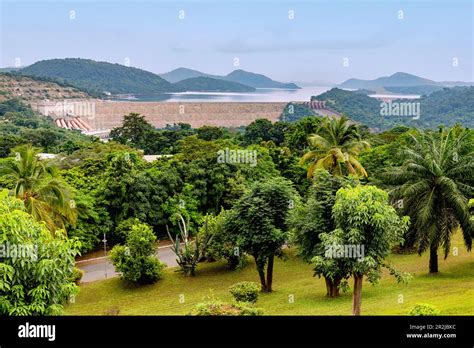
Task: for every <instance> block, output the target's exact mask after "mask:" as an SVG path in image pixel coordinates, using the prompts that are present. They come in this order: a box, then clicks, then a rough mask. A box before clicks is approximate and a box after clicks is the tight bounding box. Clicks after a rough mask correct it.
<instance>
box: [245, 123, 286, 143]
mask: <svg viewBox="0 0 474 348" xmlns="http://www.w3.org/2000/svg"><path fill="white" fill-rule="evenodd" d="M290 127H291V126H290V124H289V123H286V122H275V123H272V122H271V121H269V120H267V119H263V118H262V119H258V120H255V121H253V122H252V123H251V124H249V125H248V126H247V127H245V134H244V136H243V138H244V143H245V144H246V145H250V144H260V143H261V142H262V141H270V140H271V141H273V142H274V143H275V144H277V145H280V144H282V143H283V141H284V140H285V132H287V131H288V129H289V128H290Z"/></svg>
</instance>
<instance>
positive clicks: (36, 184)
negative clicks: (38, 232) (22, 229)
mask: <svg viewBox="0 0 474 348" xmlns="http://www.w3.org/2000/svg"><path fill="white" fill-rule="evenodd" d="M0 175H5V176H6V177H8V178H10V179H11V180H13V181H14V183H15V188H14V190H13V193H14V195H15V196H16V197H18V198H19V199H21V200H22V201H23V202H24V204H25V208H26V210H27V211H28V212H29V213H30V214H31V215H32V216H33V217H34V218H35V219H36V220H37V221H44V222H45V223H46V226H47V227H48V229H49V230H50V231H52V232H54V231H55V230H56V229H58V228H62V229H64V228H65V222H66V221H67V222H69V223H71V224H75V222H76V218H77V212H76V208H75V205H74V201H73V200H72V199H71V197H70V192H69V190H68V189H67V187H66V186H65V185H64V184H63V183H62V182H61V181H60V180H59V178H58V177H57V170H56V168H55V167H53V166H51V165H48V164H45V163H43V162H42V161H41V160H40V159H39V158H38V152H37V151H36V150H35V149H34V148H33V147H31V146H30V145H28V146H23V147H21V148H19V149H18V152H17V153H16V158H15V161H10V162H8V163H5V164H2V165H0Z"/></svg>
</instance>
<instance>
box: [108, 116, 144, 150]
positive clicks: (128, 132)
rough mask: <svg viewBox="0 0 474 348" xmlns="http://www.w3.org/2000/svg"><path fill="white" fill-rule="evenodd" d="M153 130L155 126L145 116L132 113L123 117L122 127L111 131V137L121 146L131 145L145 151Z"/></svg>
mask: <svg viewBox="0 0 474 348" xmlns="http://www.w3.org/2000/svg"><path fill="white" fill-rule="evenodd" d="M152 130H153V126H152V125H151V124H150V123H149V122H148V121H147V120H146V119H145V116H144V115H140V114H138V113H135V112H131V113H130V114H128V115H125V116H124V117H123V122H122V126H120V127H116V128H114V129H112V130H111V131H110V137H111V138H113V139H114V140H115V141H118V142H119V143H121V144H130V145H131V146H133V147H138V148H141V149H143V148H144V147H146V141H147V139H146V138H147V136H148V134H149V133H151V131H152Z"/></svg>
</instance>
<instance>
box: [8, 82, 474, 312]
mask: <svg viewBox="0 0 474 348" xmlns="http://www.w3.org/2000/svg"><path fill="white" fill-rule="evenodd" d="M465 90H467V89H463V91H465ZM452 91H455V92H456V93H457V91H456V89H452V90H450V92H452ZM328 93H329V92H328ZM435 93H438V92H435ZM435 93H433V95H435ZM361 95H362V96H363V94H361ZM438 97H439V96H438ZM348 100H350V99H348ZM349 104H350V103H349V102H348V104H347V105H349ZM288 111H289V110H288ZM0 113H1V114H0V134H1V135H2V140H1V141H3V142H4V143H5V144H6V147H7V149H5V150H3V149H2V151H3V155H4V156H5V157H6V158H1V159H0V167H2V168H7V169H8V168H9V169H8V171H9V173H10V174H12V175H1V176H0V187H2V188H8V189H9V190H11V191H10V194H12V195H13V194H14V195H17V196H19V197H21V198H22V199H23V201H24V202H28V200H30V199H33V200H35V204H37V203H38V202H44V204H42V205H40V206H42V207H44V209H43V208H42V209H40V212H41V214H38V213H35V210H30V209H29V208H28V207H31V204H28V203H27V204H26V209H27V211H30V212H31V213H32V215H33V216H34V218H35V219H36V220H40V221H44V222H46V223H48V221H55V223H54V224H50V225H51V226H53V225H54V227H51V230H52V231H54V230H55V229H56V228H55V227H58V226H62V227H64V229H65V231H66V233H67V236H68V237H69V238H70V239H69V241H71V243H72V241H75V240H76V239H72V237H75V238H77V239H78V240H79V241H80V242H81V243H80V245H79V243H77V244H76V245H75V247H76V248H77V249H78V250H81V251H82V252H88V251H92V250H96V249H97V248H98V247H99V245H100V241H101V240H102V239H103V238H104V235H105V237H106V239H107V241H108V243H109V245H110V244H111V245H116V244H119V245H118V246H116V247H115V249H114V252H113V253H112V258H113V259H114V262H115V264H116V267H117V270H118V271H119V272H121V273H122V274H123V277H124V278H125V279H128V280H130V281H134V282H139V283H147V282H148V283H149V282H153V281H155V280H156V279H158V278H159V277H161V274H165V273H168V272H163V271H162V268H163V266H162V265H161V264H160V263H159V262H158V261H157V258H156V243H155V241H156V239H157V238H170V239H172V240H173V242H174V243H173V249H174V251H175V252H176V254H177V258H178V260H179V264H180V266H181V268H182V270H183V271H185V273H186V274H194V273H195V274H196V276H197V278H205V277H206V274H205V272H206V270H207V269H208V268H207V266H209V265H206V264H205V262H209V263H211V262H215V263H216V264H217V265H220V268H219V272H221V273H224V272H227V273H229V274H230V273H234V274H236V275H235V276H234V278H233V281H232V282H231V283H229V284H227V285H226V288H227V287H228V286H229V285H231V284H235V283H237V282H239V281H241V280H243V279H253V278H252V277H250V278H238V274H239V273H240V272H245V269H246V267H245V260H246V259H247V256H252V257H253V259H254V261H255V263H256V265H257V271H258V272H254V276H255V279H257V278H256V277H257V273H258V277H259V279H260V283H261V288H262V290H263V291H267V292H270V291H271V290H272V282H273V265H274V261H275V256H277V257H278V256H283V254H284V253H283V249H284V248H286V246H289V247H290V250H289V252H290V253H292V252H293V251H292V250H291V248H292V247H293V246H296V247H297V251H298V254H299V257H300V258H302V259H304V261H305V262H310V263H311V264H312V266H313V268H314V274H315V275H316V276H321V277H323V278H324V279H325V281H326V290H327V291H326V294H327V295H328V296H330V297H335V296H337V295H339V290H348V288H349V287H348V280H349V278H350V277H354V281H355V286H354V295H355V296H354V298H355V299H357V301H356V302H355V306H354V308H355V310H354V313H355V314H357V313H358V309H357V308H359V309H360V307H357V306H358V305H360V296H361V291H360V290H361V286H362V279H363V278H364V277H368V279H369V281H371V282H376V280H377V278H378V277H379V275H380V270H381V268H382V267H384V266H387V267H389V270H390V273H391V274H393V275H395V276H396V277H397V278H398V279H400V280H402V279H404V275H403V274H402V273H400V272H398V271H396V270H394V269H393V268H391V267H390V266H389V265H388V264H387V263H386V261H385V259H386V257H387V255H388V253H389V251H390V248H391V247H392V246H396V247H397V248H400V245H401V244H402V240H403V239H404V240H405V241H406V243H405V244H407V245H409V246H416V247H419V246H421V245H424V246H427V245H428V246H429V245H430V244H433V245H435V246H443V247H444V248H445V252H446V250H450V246H451V244H450V243H451V235H452V234H453V233H454V232H455V231H459V232H460V233H461V234H463V239H464V241H465V244H466V246H467V247H468V249H469V247H470V243H471V240H472V235H473V234H472V228H471V227H470V226H471V225H472V209H473V208H472V206H474V204H472V203H471V205H470V206H469V205H468V202H469V200H471V201H472V199H473V196H474V195H473V189H472V187H473V182H472V181H473V178H472V173H473V170H472V169H473V168H472V163H471V162H472V153H473V151H474V149H473V144H474V141H473V138H472V137H473V132H472V131H470V130H468V129H463V128H461V127H459V126H457V127H454V128H451V129H443V128H440V129H439V130H438V131H418V130H415V129H412V128H409V127H406V126H397V127H394V128H392V129H390V130H387V131H385V132H383V133H369V132H368V131H367V129H366V128H364V125H360V124H354V123H352V122H350V121H347V120H346V119H345V118H338V119H334V120H330V119H325V118H319V117H314V116H309V117H302V118H299V119H298V120H291V121H295V122H286V121H288V120H285V122H283V121H280V122H275V123H272V122H270V121H268V120H263V119H262V120H256V121H254V122H252V123H251V124H249V125H248V126H247V127H241V128H240V129H224V128H218V127H212V126H206V127H202V128H199V129H192V128H191V126H190V125H187V124H177V125H169V126H167V127H166V128H164V129H155V128H154V127H153V126H152V125H151V124H150V123H149V122H148V121H147V120H146V118H145V117H143V116H141V115H139V114H134V113H132V114H129V115H126V116H125V117H124V123H123V125H122V126H121V127H117V128H116V129H114V130H113V132H112V135H113V138H114V139H113V140H110V141H109V142H107V143H103V142H100V141H97V140H92V139H91V138H88V137H85V136H83V135H81V134H80V133H79V132H74V131H70V130H69V131H68V130H61V129H58V128H55V127H54V125H53V123H52V122H51V120H48V119H47V118H40V117H38V116H37V115H36V114H35V113H34V112H33V111H32V110H31V109H30V108H29V107H27V106H26V105H24V104H22V103H20V102H18V101H14V100H12V101H8V102H6V103H1V104H0ZM302 115H303V114H302ZM32 139H33V140H32ZM61 139H63V140H65V143H61V141H62V140H61ZM25 143H26V144H28V143H32V144H33V145H34V146H36V147H38V148H40V149H33V148H26V147H21V146H20V147H18V145H22V144H25ZM368 144H370V145H371V146H370V147H369V146H368ZM24 149H27V150H24ZM11 150H13V151H11ZM38 151H51V152H55V153H57V154H58V156H57V157H56V158H55V159H53V160H40V159H39V158H38V157H37V155H36V153H37V152H38ZM407 151H408V153H411V157H410V156H407ZM410 151H411V152H410ZM16 153H18V155H16ZM308 153H310V154H311V156H309V155H307V156H308V159H309V158H311V159H312V161H311V162H310V163H309V165H310V166H311V165H312V167H313V168H312V169H313V170H314V171H312V173H311V175H309V177H308V175H307V174H308V164H303V163H300V159H301V157H302V156H305V154H308ZM144 154H146V155H166V156H157V157H156V160H154V161H153V162H147V161H146V160H145V158H146V159H147V160H149V157H145V158H144V157H143V155H144ZM7 156H9V157H7ZM387 171H388V172H390V173H392V174H393V175H396V176H398V179H400V178H402V179H404V180H402V182H395V181H390V180H387V178H386V176H385V174H384V173H385V172H387ZM351 173H353V174H354V173H355V174H358V176H359V178H358V179H356V178H354V177H350V176H348V175H349V174H351ZM399 173H402V175H401V176H400V175H398V174H399ZM13 174H15V175H13ZM366 175H367V177H365V176H366ZM445 177H446V178H445ZM448 179H449V180H451V181H452V182H454V185H451V184H450V181H449V180H448ZM367 184H369V185H371V186H368V185H367ZM358 185H366V186H358ZM443 185H444V186H446V187H445V189H443ZM348 186H349V187H348ZM377 187H378V188H377ZM394 188H395V189H396V190H395V191H393V195H392V196H390V198H391V200H390V201H389V200H388V196H387V193H386V192H385V191H382V189H384V190H387V191H389V190H391V189H394ZM415 188H416V190H415ZM47 189H49V193H48V190H47ZM418 189H419V190H418ZM397 190H398V191H399V192H400V193H401V194H400V196H398V195H396V194H395V193H396V191H397ZM420 190H421V191H420ZM427 192H434V193H435V196H436V197H435V198H436V204H435V203H433V202H432V203H433V204H432V205H430V204H428V203H430V202H429V200H426V198H427V197H428V195H427ZM300 197H302V198H301V202H302V203H300ZM433 197H434V196H433ZM399 198H402V199H404V200H405V199H406V200H408V202H409V204H408V205H407V207H403V206H400V205H399V204H398V203H397V200H398V199H399ZM55 200H56V201H55ZM57 203H61V204H62V205H61V204H57ZM65 203H69V205H67V204H66V205H64V204H65ZM390 204H392V205H393V206H394V207H395V208H396V209H394V208H392V207H391V206H390ZM68 206H69V208H71V209H73V210H74V219H66V217H67V215H68V214H67V212H66V211H65V210H64V209H66V208H67V207H68ZM431 208H432V209H431ZM22 209H23V208H22ZM428 213H429V214H428ZM23 214H27V213H26V212H23ZM58 214H59V215H61V216H62V219H61V220H62V221H61V222H60V221H57V220H56V219H57V218H58ZM426 214H428V215H426ZM403 215H408V216H410V217H411V224H410V226H407V224H406V223H405V219H403V218H402V216H403ZM26 216H29V217H30V218H31V216H30V215H26ZM426 216H430V218H429V219H428V220H429V222H430V223H431V225H430V224H422V223H421V222H423V221H425V222H426V220H427V219H426ZM458 227H461V228H460V229H459V228H458ZM167 228H168V232H169V235H168V234H167V233H166V232H167ZM407 228H408V231H407ZM183 231H186V232H185V233H183ZM406 231H407V232H406ZM55 236H56V235H55ZM177 236H178V238H176V237H177ZM50 237H51V238H52V237H53V236H50ZM56 238H57V239H58V241H64V240H65V239H64V238H65V237H64V236H63V237H59V236H56ZM183 241H184V244H182V242H183ZM74 243H75V242H74ZM347 244H349V245H352V244H361V245H364V247H365V249H364V251H365V256H364V257H363V258H362V261H358V260H357V259H351V258H330V257H329V256H328V255H327V250H328V249H330V248H333V247H335V246H336V249H337V246H338V245H339V246H340V245H347ZM127 247H128V249H127ZM132 249H133V252H132ZM422 249H423V248H422ZM337 250H339V249H337ZM397 250H398V249H397ZM410 250H411V249H408V248H407V249H405V250H404V251H405V252H407V251H410ZM423 250H424V249H423ZM463 251H464V252H465V250H463ZM285 252H286V251H285ZM392 256H393V255H392ZM417 257H418V256H417V255H416V254H415V255H413V258H411V259H410V260H412V262H413V260H416V258H417ZM423 258H424V256H423ZM249 259H250V258H249ZM449 259H450V260H451V258H449ZM220 261H224V262H227V264H228V265H229V266H230V267H229V268H230V269H226V268H225V267H222V265H223V264H222V263H221V262H220ZM278 264H280V263H279V261H278ZM224 265H225V263H224ZM301 265H303V266H302V267H306V265H305V264H304V263H301ZM211 266H212V265H211ZM308 267H309V266H308ZM235 269H239V271H237V272H231V271H230V270H235ZM308 272H309V273H308V274H310V272H311V269H310V268H308ZM67 279H68V281H70V282H72V280H76V277H75V276H74V274H70V275H68V278H67ZM183 279H189V280H190V281H194V283H193V284H197V283H198V281H199V279H195V280H194V279H190V278H184V277H183ZM310 280H311V279H308V281H310ZM313 281H314V282H319V280H317V279H314V280H313ZM160 283H161V282H160ZM163 283H167V282H163ZM278 284H281V285H278V289H279V290H280V286H281V289H284V291H287V290H288V289H285V288H284V287H285V284H284V283H280V281H278ZM158 285H159V284H157V286H158ZM240 287H242V288H243V289H240V290H235V291H234V292H236V293H239V294H240V293H242V294H243V295H242V296H244V297H246V296H247V295H248V296H250V297H251V296H253V295H252V294H253V293H255V292H254V291H253V290H251V289H250V288H251V286H248V287H247V286H246V285H244V286H239V287H236V289H237V288H240ZM252 287H253V286H252ZM247 288H248V289H247ZM248 290H249V291H248ZM250 290H251V291H250ZM247 292H249V294H250V295H249V294H247ZM315 292H319V289H315ZM9 295H10V293H9ZM228 296H229V295H228ZM238 296H240V295H238ZM267 296H268V297H271V296H274V295H270V294H268V295H267V294H265V295H263V296H262V297H261V298H262V299H264V298H266V297H267ZM262 299H261V300H262ZM261 300H260V301H261ZM200 301H202V299H200ZM211 302H212V301H211ZM201 307H202V308H201V309H202V310H201V313H234V314H237V313H242V310H241V309H242V308H241V305H240V304H233V303H225V302H221V303H220V304H218V305H217V304H215V303H210V304H206V305H202V306H201ZM239 308H240V309H239ZM188 310H190V309H189V308H188ZM247 310H248V313H254V312H255V308H253V307H252V308H247V309H245V310H244V312H245V311H247Z"/></svg>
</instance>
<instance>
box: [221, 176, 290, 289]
mask: <svg viewBox="0 0 474 348" xmlns="http://www.w3.org/2000/svg"><path fill="white" fill-rule="evenodd" d="M296 199H297V194H296V192H295V190H294V189H293V187H292V185H291V183H290V182H289V181H288V180H285V179H283V178H281V177H275V178H271V179H268V180H266V181H263V182H255V183H254V184H253V185H252V187H251V189H250V191H248V192H247V193H245V194H244V195H243V196H242V197H241V199H239V201H238V202H237V203H236V204H235V206H234V207H233V208H232V209H231V210H229V212H228V214H227V215H226V219H225V223H224V228H225V229H226V231H227V232H228V233H229V234H230V235H231V236H232V237H233V239H234V240H235V243H236V245H237V247H239V249H240V250H241V251H242V252H245V253H247V254H249V255H252V256H253V258H254V259H255V263H256V265H257V271H258V274H259V277H260V283H261V287H262V291H264V292H271V291H272V283H273V262H274V258H275V256H281V255H282V251H281V250H282V247H283V245H284V244H285V242H286V240H287V228H288V227H287V218H288V215H289V211H290V210H291V208H292V207H293V206H294V204H296V203H295V200H296ZM265 267H266V279H265Z"/></svg>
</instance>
